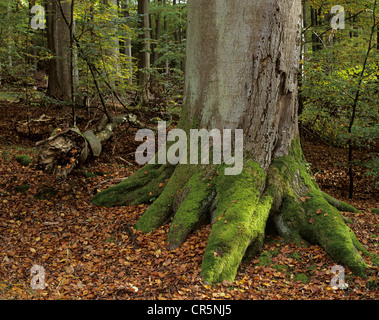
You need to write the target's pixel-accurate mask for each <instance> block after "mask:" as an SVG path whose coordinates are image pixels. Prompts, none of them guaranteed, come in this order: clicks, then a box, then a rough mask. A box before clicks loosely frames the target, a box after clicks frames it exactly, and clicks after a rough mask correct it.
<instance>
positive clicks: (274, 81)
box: [93, 0, 378, 283]
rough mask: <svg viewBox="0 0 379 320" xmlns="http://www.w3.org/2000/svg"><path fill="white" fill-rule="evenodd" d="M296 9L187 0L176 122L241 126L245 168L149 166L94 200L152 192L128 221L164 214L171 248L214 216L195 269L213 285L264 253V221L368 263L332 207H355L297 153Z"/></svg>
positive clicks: (288, 3) (281, 2)
mask: <svg viewBox="0 0 379 320" xmlns="http://www.w3.org/2000/svg"><path fill="white" fill-rule="evenodd" d="M301 12H302V10H301V0H254V1H253V0H239V1H225V0H207V1H203V0H190V1H189V2H188V35H187V62H186V82H185V99H184V109H183V114H182V117H181V122H180V123H179V127H180V128H182V129H184V130H185V131H186V132H187V135H188V136H189V133H190V129H194V128H195V129H207V130H211V129H219V130H222V129H232V130H237V129H242V130H243V132H244V134H243V136H244V168H243V171H242V173H241V174H240V175H236V176H227V175H225V174H224V170H223V169H224V168H225V164H222V165H217V164H209V165H197V166H195V165H185V164H179V165H176V166H173V165H147V166H145V167H144V168H142V169H141V170H139V171H138V172H137V173H136V174H135V175H133V176H132V177H130V178H129V179H128V180H126V181H125V182H123V183H121V184H119V185H118V186H115V187H112V188H110V189H108V190H105V191H103V192H102V193H99V194H97V195H96V196H95V197H94V198H93V203H94V204H97V205H105V206H113V205H129V204H136V203H140V202H147V203H148V202H149V201H151V200H152V199H154V198H155V197H156V198H157V199H156V200H155V202H154V203H153V204H152V205H151V206H150V207H149V209H148V210H147V211H146V212H145V214H144V215H143V216H142V217H141V218H140V220H139V221H138V223H137V224H136V226H135V228H137V229H139V230H142V231H144V232H150V231H152V230H154V229H155V228H158V227H160V226H161V225H162V224H165V223H168V222H171V227H170V231H169V234H168V239H167V240H168V243H169V247H170V248H177V247H179V246H180V245H181V244H182V243H183V242H184V241H185V240H186V238H187V236H188V234H189V233H191V232H192V231H194V230H195V229H196V228H197V227H198V226H199V225H201V224H202V223H204V222H210V223H211V224H212V232H211V234H210V236H209V239H208V244H207V249H206V252H205V255H204V259H203V264H202V266H201V270H202V275H203V277H204V279H205V280H206V281H207V282H209V283H217V282H221V281H223V280H229V281H233V279H234V277H235V275H236V272H237V270H238V266H239V265H240V263H241V261H243V259H250V258H252V257H254V256H255V255H256V254H257V252H258V251H259V250H261V249H262V246H263V240H264V234H265V227H266V224H267V221H268V220H269V219H270V220H271V221H272V222H273V223H274V225H275V226H276V229H277V231H278V232H279V233H280V235H282V236H283V237H285V238H288V239H291V240H295V241H301V240H302V239H306V240H307V241H310V242H312V243H317V244H319V245H321V246H322V247H323V248H324V249H325V250H326V251H327V252H328V253H329V254H330V255H331V257H332V258H333V259H335V260H336V261H337V262H340V263H343V264H345V265H347V266H348V267H350V268H351V269H352V270H353V271H355V272H357V273H362V272H363V271H364V270H365V268H366V264H365V262H364V261H363V259H362V258H361V256H360V254H359V253H358V252H359V251H361V252H362V253H364V254H367V255H370V253H368V252H367V250H365V249H364V247H363V246H362V245H361V244H360V243H359V242H358V240H357V238H356V237H355V235H354V234H353V233H352V232H351V231H350V229H349V228H348V227H347V226H346V224H345V222H344V218H343V216H342V215H341V213H340V212H339V211H338V210H337V208H339V209H343V211H347V210H352V211H354V210H355V209H354V208H352V207H351V206H349V205H347V204H344V203H342V202H339V201H337V200H335V199H333V198H331V197H330V196H328V195H326V194H324V193H322V192H321V190H320V189H319V188H318V186H317V184H316V183H315V182H314V179H313V177H312V175H311V173H310V172H309V171H308V169H307V166H306V163H305V160H304V157H303V154H302V150H301V146H300V142H299V136H298V119H297V108H298V102H297V73H298V67H299V57H300V46H301V18H302V17H301ZM213 142H214V141H213ZM211 145H212V144H211ZM167 179H169V181H168V182H166V180H167ZM162 184H164V187H162ZM371 257H372V258H373V259H376V260H375V261H376V262H378V258H377V257H376V256H374V255H371Z"/></svg>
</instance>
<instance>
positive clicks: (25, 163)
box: [16, 155, 32, 167]
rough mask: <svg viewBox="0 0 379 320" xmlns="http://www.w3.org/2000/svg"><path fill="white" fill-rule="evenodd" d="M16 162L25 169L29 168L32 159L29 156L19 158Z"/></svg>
mask: <svg viewBox="0 0 379 320" xmlns="http://www.w3.org/2000/svg"><path fill="white" fill-rule="evenodd" d="M16 160H17V161H18V162H19V163H20V164H21V165H23V166H24V167H27V166H28V165H29V164H30V163H31V162H32V159H30V157H29V156H28V155H21V156H17V157H16Z"/></svg>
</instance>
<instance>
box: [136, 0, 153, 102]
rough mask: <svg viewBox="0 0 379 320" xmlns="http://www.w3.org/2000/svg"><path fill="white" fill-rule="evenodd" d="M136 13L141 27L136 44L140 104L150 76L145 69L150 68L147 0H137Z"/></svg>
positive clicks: (144, 97)
mask: <svg viewBox="0 0 379 320" xmlns="http://www.w3.org/2000/svg"><path fill="white" fill-rule="evenodd" d="M138 14H139V15H141V24H140V28H142V29H143V33H142V35H141V39H140V42H139V45H138V51H139V62H138V69H139V74H138V85H139V87H140V95H139V96H140V101H141V103H142V104H144V103H145V102H147V100H148V97H149V90H148V88H147V86H148V83H149V80H150V76H149V73H148V72H147V70H146V69H148V68H150V63H151V62H150V40H149V39H150V31H149V28H150V23H149V1H148V0H138Z"/></svg>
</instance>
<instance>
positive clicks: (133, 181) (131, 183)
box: [92, 165, 175, 207]
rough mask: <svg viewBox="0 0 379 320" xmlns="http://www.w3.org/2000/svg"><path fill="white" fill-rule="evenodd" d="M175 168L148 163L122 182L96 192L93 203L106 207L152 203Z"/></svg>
mask: <svg viewBox="0 0 379 320" xmlns="http://www.w3.org/2000/svg"><path fill="white" fill-rule="evenodd" d="M174 169H175V167H174V166H170V165H162V166H161V165H147V166H145V167H143V168H142V169H140V170H138V171H137V172H136V173H135V174H134V175H132V176H131V177H129V179H127V180H125V181H123V182H122V183H120V184H118V185H116V186H114V187H111V188H109V189H106V190H104V191H103V192H100V193H98V194H96V195H95V196H94V197H93V198H92V203H93V204H94V205H98V206H104V207H114V206H125V205H136V204H140V203H151V201H153V200H154V199H156V198H157V197H158V196H159V195H160V194H161V193H162V192H163V190H164V189H165V186H166V184H167V181H166V180H167V179H169V178H170V176H171V175H172V173H173V171H174Z"/></svg>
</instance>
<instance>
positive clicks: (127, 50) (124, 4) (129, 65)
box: [122, 0, 133, 84]
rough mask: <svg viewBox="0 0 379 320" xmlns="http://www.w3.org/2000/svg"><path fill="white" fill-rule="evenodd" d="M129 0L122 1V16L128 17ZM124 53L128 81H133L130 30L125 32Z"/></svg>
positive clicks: (130, 82)
mask: <svg viewBox="0 0 379 320" xmlns="http://www.w3.org/2000/svg"><path fill="white" fill-rule="evenodd" d="M129 3H130V2H129V0H124V1H122V9H123V11H124V17H125V18H129V16H130V13H129ZM124 54H125V55H126V57H127V66H126V68H127V70H128V75H129V76H128V83H129V84H132V83H133V55H132V37H131V33H130V30H129V28H128V30H127V31H126V32H125V40H124Z"/></svg>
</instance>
